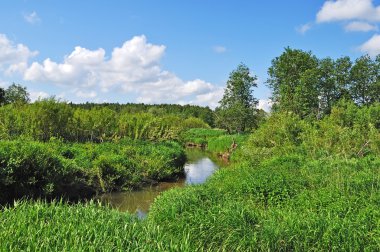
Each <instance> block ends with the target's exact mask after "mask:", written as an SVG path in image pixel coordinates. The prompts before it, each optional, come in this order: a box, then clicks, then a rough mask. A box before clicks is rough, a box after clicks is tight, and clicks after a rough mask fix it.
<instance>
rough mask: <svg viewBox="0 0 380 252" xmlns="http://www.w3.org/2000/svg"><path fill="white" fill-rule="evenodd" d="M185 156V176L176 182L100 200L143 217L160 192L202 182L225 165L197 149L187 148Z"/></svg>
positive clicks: (106, 196)
mask: <svg viewBox="0 0 380 252" xmlns="http://www.w3.org/2000/svg"><path fill="white" fill-rule="evenodd" d="M186 156H187V162H186V163H185V165H184V170H185V178H183V179H180V180H178V181H176V182H160V183H158V185H155V186H150V187H146V188H143V189H142V190H139V191H130V192H116V193H107V194H103V195H102V196H101V197H100V200H101V201H102V202H103V203H106V204H109V205H110V206H111V207H113V208H116V209H118V210H119V211H123V212H125V211H128V212H130V213H136V214H137V216H138V217H139V218H144V217H145V216H146V214H147V213H148V211H149V207H150V205H151V204H152V203H153V201H154V199H155V198H156V197H157V196H158V195H159V194H160V193H162V192H164V191H166V190H169V189H171V188H175V187H184V186H186V185H193V184H202V183H204V182H205V181H206V180H207V178H208V177H209V176H211V175H212V174H213V173H214V172H215V171H216V170H217V169H219V167H220V166H223V165H225V163H223V162H218V161H217V160H215V159H213V158H211V157H210V156H209V155H208V154H207V153H206V152H204V151H202V150H199V149H187V150H186Z"/></svg>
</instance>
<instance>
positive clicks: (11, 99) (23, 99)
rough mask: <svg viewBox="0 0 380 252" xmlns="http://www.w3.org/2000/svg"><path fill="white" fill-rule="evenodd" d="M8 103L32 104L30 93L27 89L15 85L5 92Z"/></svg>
mask: <svg viewBox="0 0 380 252" xmlns="http://www.w3.org/2000/svg"><path fill="white" fill-rule="evenodd" d="M5 102H6V103H28V102H30V98H29V93H28V91H27V90H26V87H23V86H21V85H20V84H15V83H13V84H12V85H10V86H9V87H8V88H7V89H6V90H5Z"/></svg>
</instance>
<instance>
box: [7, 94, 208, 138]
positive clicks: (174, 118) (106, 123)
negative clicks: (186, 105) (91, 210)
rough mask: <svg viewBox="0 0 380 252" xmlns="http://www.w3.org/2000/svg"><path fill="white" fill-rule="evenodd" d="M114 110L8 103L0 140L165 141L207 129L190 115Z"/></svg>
mask: <svg viewBox="0 0 380 252" xmlns="http://www.w3.org/2000/svg"><path fill="white" fill-rule="evenodd" d="M116 108H118V107H117V106H116V107H113V106H107V105H99V106H92V107H89V108H87V107H86V108H83V107H81V106H73V105H71V104H68V103H66V102H63V101H59V100H56V99H54V98H49V99H43V100H39V101H36V102H35V103H33V104H25V105H22V104H18V105H15V104H9V105H6V106H2V107H0V139H8V140H11V139H17V138H19V137H20V136H23V137H27V138H31V139H34V140H39V141H48V140H49V139H50V138H51V137H55V138H60V139H63V140H65V141H72V142H87V141H90V142H104V141H112V140H116V139H120V138H132V139H143V140H156V141H164V140H178V138H179V135H180V134H181V132H182V131H185V130H187V129H189V128H192V127H197V128H209V127H210V126H209V125H208V124H207V123H205V122H204V121H202V120H201V119H200V118H196V117H193V116H189V117H186V116H185V115H182V116H178V115H175V114H170V113H164V114H162V115H160V116H158V115H154V114H152V113H131V112H130V111H128V110H125V109H121V110H120V111H119V110H117V109H116ZM152 108H154V107H152ZM200 110H201V109H200ZM195 111H197V110H195Z"/></svg>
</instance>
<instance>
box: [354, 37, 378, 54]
mask: <svg viewBox="0 0 380 252" xmlns="http://www.w3.org/2000/svg"><path fill="white" fill-rule="evenodd" d="M359 49H360V51H362V52H363V53H368V54H369V55H370V56H376V55H378V54H380V35H379V34H375V35H373V36H372V38H370V39H369V40H368V41H367V42H365V43H364V44H363V45H361V46H360V47H359Z"/></svg>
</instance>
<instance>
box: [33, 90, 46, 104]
mask: <svg viewBox="0 0 380 252" xmlns="http://www.w3.org/2000/svg"><path fill="white" fill-rule="evenodd" d="M29 94H30V100H31V101H32V102H35V101H37V100H40V99H45V98H48V97H49V94H48V93H46V92H43V91H32V92H30V93H29Z"/></svg>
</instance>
